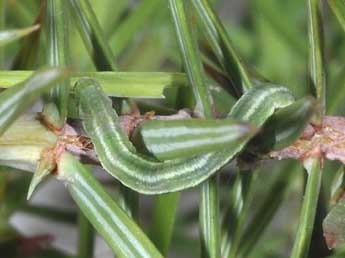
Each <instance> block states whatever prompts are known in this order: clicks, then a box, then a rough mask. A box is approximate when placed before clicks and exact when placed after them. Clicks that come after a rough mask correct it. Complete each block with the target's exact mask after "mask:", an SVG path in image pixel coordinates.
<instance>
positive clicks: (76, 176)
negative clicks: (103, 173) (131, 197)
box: [58, 153, 162, 258]
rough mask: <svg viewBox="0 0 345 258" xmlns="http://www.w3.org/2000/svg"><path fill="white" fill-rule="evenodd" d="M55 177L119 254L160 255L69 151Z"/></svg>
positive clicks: (122, 255) (127, 255)
mask: <svg viewBox="0 0 345 258" xmlns="http://www.w3.org/2000/svg"><path fill="white" fill-rule="evenodd" d="M58 178H59V179H60V180H63V181H65V182H66V183H67V188H68V190H69V192H70V193H71V195H72V197H73V199H74V200H75V202H76V203H77V205H78V206H79V208H80V209H81V210H82V211H83V213H84V214H85V216H86V217H87V218H88V219H89V221H90V222H91V223H92V224H93V226H94V227H95V228H96V230H97V231H98V232H99V233H100V234H101V235H102V236H103V238H104V240H105V241H106V242H107V243H108V244H109V246H110V247H111V248H112V250H113V251H114V253H115V254H116V255H118V256H119V257H133V258H136V257H152V258H159V257H162V255H161V254H160V253H159V252H158V250H157V249H156V248H155V247H154V245H153V244H152V243H151V241H150V240H149V239H148V238H147V236H146V235H145V234H144V233H143V232H142V230H141V229H140V228H139V227H138V225H136V224H135V222H134V221H133V220H132V219H130V218H129V217H128V216H127V215H126V214H125V212H124V211H123V210H122V209H121V208H120V207H119V206H118V205H117V204H116V203H115V202H114V201H113V200H112V198H111V197H110V196H109V195H108V194H107V193H106V192H105V190H104V189H103V187H102V185H100V183H99V182H98V181H97V180H96V179H95V178H94V177H93V176H92V175H91V173H90V171H89V170H88V169H86V167H84V166H83V165H82V164H80V163H79V161H77V160H76V159H75V158H74V157H73V156H72V155H71V154H69V153H64V154H63V155H62V156H61V159H60V162H59V167H58Z"/></svg>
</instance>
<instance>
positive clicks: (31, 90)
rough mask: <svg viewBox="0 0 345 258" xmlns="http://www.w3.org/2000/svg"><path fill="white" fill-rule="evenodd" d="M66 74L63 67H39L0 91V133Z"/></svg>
mask: <svg viewBox="0 0 345 258" xmlns="http://www.w3.org/2000/svg"><path fill="white" fill-rule="evenodd" d="M67 75H68V73H67V70H66V69H63V68H45V69H40V70H38V71H37V72H35V73H34V74H32V75H31V76H30V77H29V78H27V79H26V80H25V81H23V82H21V83H19V84H17V85H15V86H13V87H11V88H10V89H7V90H5V91H4V92H2V93H1V94H0V135H2V134H3V133H4V132H5V130H6V129H7V128H8V127H9V126H10V125H11V124H12V123H13V122H14V121H15V120H16V119H17V118H18V117H19V115H20V114H21V113H22V112H24V111H25V110H26V109H27V108H28V107H29V106H30V105H31V104H32V103H33V102H34V101H35V100H36V99H37V98H38V97H39V96H40V95H41V94H42V93H44V92H45V91H47V90H49V89H50V88H51V87H52V86H53V85H54V84H55V83H57V82H58V81H60V80H62V79H65V78H66V77H67Z"/></svg>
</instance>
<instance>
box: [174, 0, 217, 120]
mask: <svg viewBox="0 0 345 258" xmlns="http://www.w3.org/2000/svg"><path fill="white" fill-rule="evenodd" d="M169 6H170V10H171V16H172V18H173V21H174V25H175V31H176V36H177V40H178V43H179V47H180V52H181V55H182V59H183V62H184V68H185V70H186V73H187V76H188V79H189V82H190V83H191V86H192V89H193V94H194V98H195V101H196V111H197V112H200V114H201V115H202V116H204V117H208V118H210V117H212V104H213V101H212V99H211V94H210V92H209V89H208V87H207V85H206V82H205V76H204V73H203V72H202V71H203V69H202V64H201V58H200V53H199V52H198V47H197V46H198V45H197V42H196V38H195V37H194V35H193V33H194V32H193V30H192V24H191V23H192V20H191V18H190V17H191V11H192V9H191V8H190V7H191V6H190V4H189V2H186V3H184V2H183V1H181V0H169Z"/></svg>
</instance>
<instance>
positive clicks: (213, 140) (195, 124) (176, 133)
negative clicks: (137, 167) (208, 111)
mask: <svg viewBox="0 0 345 258" xmlns="http://www.w3.org/2000/svg"><path fill="white" fill-rule="evenodd" d="M139 130H140V131H139V133H140V134H141V137H142V140H143V142H144V144H145V147H146V148H147V150H148V151H149V152H150V153H152V154H153V155H154V156H155V157H156V158H158V159H159V160H169V159H175V158H182V157H189V156H195V155H198V154H204V153H207V152H213V151H220V150H223V149H226V148H233V147H234V146H236V145H237V144H239V143H240V142H242V141H243V140H244V139H249V138H251V137H252V136H253V135H254V134H255V133H256V130H255V129H254V127H253V126H251V125H249V124H248V123H243V122H239V121H236V120H233V119H231V118H227V119H222V120H216V119H188V120H151V121H148V122H145V123H144V124H143V125H142V126H141V127H140V129H139Z"/></svg>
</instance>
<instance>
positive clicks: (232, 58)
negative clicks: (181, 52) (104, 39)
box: [192, 0, 253, 98]
mask: <svg viewBox="0 0 345 258" xmlns="http://www.w3.org/2000/svg"><path fill="white" fill-rule="evenodd" d="M192 2H193V5H194V7H195V9H196V10H197V12H198V15H199V17H200V22H202V23H203V25H204V28H205V30H204V33H205V34H206V36H207V39H208V40H209V44H211V47H212V48H213V51H214V52H215V55H216V57H217V59H218V62H219V63H220V64H221V66H222V68H223V70H224V71H226V72H227V74H228V75H229V78H230V81H231V84H232V85H231V87H233V95H234V96H235V97H237V98H238V97H240V96H241V95H242V93H243V92H245V91H247V90H248V89H250V88H252V87H253V84H252V82H251V79H250V77H249V74H248V72H247V70H246V68H245V67H244V65H243V64H242V62H241V59H240V57H239V56H238V55H237V53H236V52H235V50H234V47H233V44H232V43H231V40H230V38H229V36H228V33H227V31H226V29H225V27H224V25H223V24H222V22H221V20H220V19H219V17H218V15H217V14H216V13H215V11H214V10H213V8H212V4H211V3H210V1H209V0H192Z"/></svg>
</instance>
